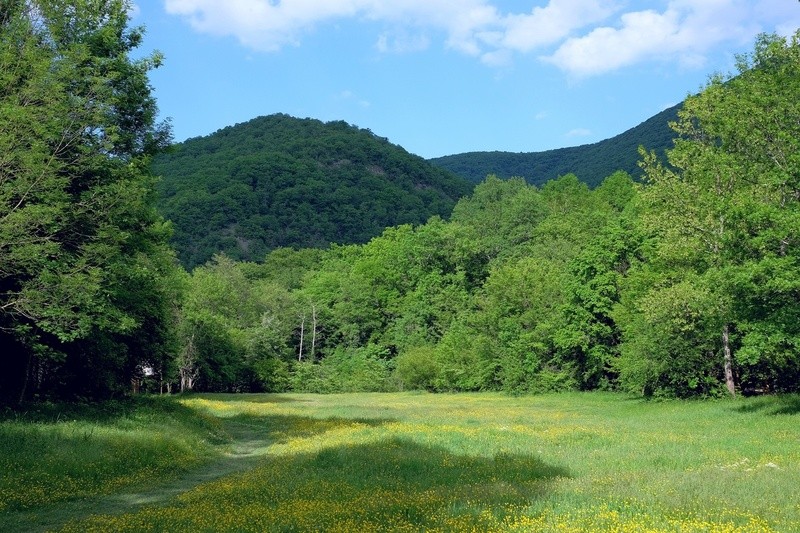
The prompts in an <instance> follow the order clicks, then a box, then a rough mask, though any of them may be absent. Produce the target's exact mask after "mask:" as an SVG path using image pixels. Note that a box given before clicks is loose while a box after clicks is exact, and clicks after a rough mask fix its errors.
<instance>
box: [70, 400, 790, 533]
mask: <svg viewBox="0 0 800 533" xmlns="http://www.w3.org/2000/svg"><path fill="white" fill-rule="evenodd" d="M176 401H177V402H179V404H180V405H181V406H182V407H184V408H186V409H187V411H191V412H194V413H198V414H200V415H202V416H203V417H209V418H212V419H218V420H219V421H220V422H221V423H222V425H223V427H228V428H247V431H248V432H250V433H252V434H254V435H258V438H259V439H262V440H263V443H262V445H261V446H260V447H259V448H258V453H260V454H261V458H260V460H259V462H258V463H257V464H256V465H255V466H254V467H253V468H250V469H249V470H247V471H245V472H240V473H238V474H233V475H229V476H225V477H222V478H219V479H216V480H215V481H212V482H208V483H203V484H200V485H197V486H195V487H194V488H192V489H191V490H187V491H186V492H184V493H183V494H181V495H179V496H177V497H176V498H174V499H172V500H171V501H168V502H166V503H164V504H163V505H153V506H145V507H142V508H141V509H139V510H137V511H136V512H131V513H127V514H118V515H102V514H99V515H95V516H90V517H87V518H85V519H80V520H73V521H71V522H69V523H68V524H67V525H66V526H65V528H64V530H66V531H165V530H172V531H574V532H578V531H586V532H590V531H636V532H645V531H659V532H660V531H675V532H686V531H692V532H694V531H703V532H762V531H779V532H784V531H786V532H791V531H800V496H799V495H798V492H797V488H796V486H797V482H798V480H800V415H798V413H800V400H798V398H797V397H783V398H778V397H775V398H761V399H740V400H737V401H717V402H678V401H675V402H644V401H641V400H638V399H631V398H628V397H625V396H620V395H614V394H600V393H591V394H563V395H547V396H534V397H516V398H512V397H508V396H503V395H499V394H459V395H432V394H420V393H401V394H343V395H330V396H319V395H303V394H291V395H208V396H192V397H186V398H182V399H178V400H176Z"/></svg>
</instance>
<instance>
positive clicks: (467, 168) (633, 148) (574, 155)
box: [430, 104, 681, 187]
mask: <svg viewBox="0 0 800 533" xmlns="http://www.w3.org/2000/svg"><path fill="white" fill-rule="evenodd" d="M680 107H681V104H678V105H676V106H673V107H670V108H669V109H665V110H664V111H662V112H660V113H658V114H656V115H654V116H653V117H651V118H649V119H647V120H646V121H644V122H642V123H641V124H639V125H638V126H636V127H634V128H631V129H629V130H628V131H625V132H624V133H621V134H619V135H617V136H615V137H612V138H610V139H606V140H604V141H600V142H597V143H594V144H585V145H582V146H575V147H570V148H557V149H555V150H546V151H544V152H521V153H513V152H467V153H464V154H455V155H448V156H444V157H437V158H435V159H431V160H430V162H431V163H433V164H434V165H436V166H438V167H441V168H443V169H446V170H449V171H451V172H453V173H455V174H457V175H459V176H462V177H463V178H465V179H467V180H469V181H471V182H473V183H479V182H481V181H483V179H485V178H486V176H489V175H496V176H498V177H500V178H502V179H507V178H511V177H514V176H518V177H523V178H524V179H525V180H526V181H527V182H528V183H531V184H533V185H537V186H542V185H544V184H545V183H547V182H548V181H550V180H553V179H556V178H557V177H559V176H563V175H565V174H570V173H572V174H575V175H577V176H578V177H579V178H580V179H581V180H582V181H583V182H585V183H587V184H588V185H590V186H592V187H595V186H597V185H599V184H600V182H602V181H603V179H604V178H605V177H606V176H609V175H611V174H612V173H614V172H616V171H618V170H621V171H623V172H626V173H628V174H629V175H631V176H634V177H635V178H640V177H641V176H642V171H641V169H640V168H639V166H638V162H639V157H638V152H637V149H638V148H639V146H642V145H644V146H647V147H648V148H650V149H651V150H656V151H657V152H659V153H663V151H664V150H666V149H668V148H671V147H672V140H673V138H674V137H675V135H674V132H673V131H672V130H670V128H669V126H668V124H669V122H670V121H673V120H675V118H676V117H677V114H678V110H679V109H680Z"/></svg>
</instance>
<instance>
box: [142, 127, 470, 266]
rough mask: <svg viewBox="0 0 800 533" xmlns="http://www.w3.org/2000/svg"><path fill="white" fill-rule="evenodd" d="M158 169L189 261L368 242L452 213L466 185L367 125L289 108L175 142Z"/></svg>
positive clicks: (178, 242) (165, 208)
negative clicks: (298, 114) (291, 112)
mask: <svg viewBox="0 0 800 533" xmlns="http://www.w3.org/2000/svg"><path fill="white" fill-rule="evenodd" d="M154 172H156V173H157V174H160V175H162V176H163V179H162V181H161V182H160V184H159V191H160V194H161V196H160V201H159V209H160V210H161V212H162V213H163V215H164V216H165V217H167V218H169V219H170V220H171V221H172V222H173V224H174V227H175V237H174V240H173V242H174V245H175V247H176V249H177V251H178V256H179V258H180V259H181V261H182V262H183V264H184V265H185V266H187V267H189V268H191V267H194V266H195V265H198V264H202V263H205V262H206V261H207V260H209V259H210V258H211V256H212V255H213V254H214V253H217V252H225V253H226V254H227V255H229V256H230V257H232V258H235V259H240V260H247V261H260V260H262V259H263V258H264V256H265V255H266V253H267V252H269V251H271V250H273V249H275V248H280V247H294V248H308V247H320V248H324V247H327V246H328V245H329V244H331V243H338V244H353V243H364V242H367V241H368V240H369V239H371V238H372V237H374V236H376V235H378V234H380V232H381V231H383V229H384V228H386V227H388V226H395V225H399V224H406V223H415V224H419V223H423V222H425V221H426V220H427V219H428V218H430V217H431V216H433V215H439V216H442V217H445V216H448V215H449V214H450V211H451V210H452V208H453V205H455V202H456V201H457V200H458V199H459V198H460V197H462V196H464V195H465V194H468V193H469V191H470V190H471V187H472V186H471V185H470V184H469V183H467V182H466V181H464V180H463V179H461V178H458V177H457V176H455V175H453V174H451V173H450V172H448V171H445V170H442V169H439V168H437V167H434V166H432V165H430V164H429V163H427V162H426V161H425V160H424V159H422V158H420V157H418V156H414V155H411V154H409V153H408V152H406V151H405V150H403V149H402V148H400V147H399V146H396V145H393V144H391V143H389V142H388V141H387V140H386V139H384V138H381V137H378V136H377V135H375V134H373V133H372V132H371V131H369V130H365V129H360V128H357V127H355V126H351V125H349V124H347V123H345V122H342V121H337V122H328V123H323V122H321V121H319V120H313V119H298V118H294V117H290V116H288V115H271V116H267V117H260V118H256V119H253V120H251V121H248V122H245V123H243V124H237V125H236V126H231V127H228V128H224V129H222V130H220V131H218V132H216V133H214V134H212V135H209V136H207V137H201V138H195V139H190V140H188V141H186V142H184V143H181V144H178V145H177V146H175V147H174V148H173V150H171V151H170V152H169V153H165V154H162V155H161V156H159V157H157V158H156V160H155V162H154Z"/></svg>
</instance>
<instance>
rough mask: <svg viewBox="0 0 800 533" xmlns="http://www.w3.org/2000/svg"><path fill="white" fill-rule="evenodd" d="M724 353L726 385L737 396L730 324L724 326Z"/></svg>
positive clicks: (733, 395) (732, 394)
mask: <svg viewBox="0 0 800 533" xmlns="http://www.w3.org/2000/svg"><path fill="white" fill-rule="evenodd" d="M722 353H723V354H724V357H725V385H726V386H727V387H728V392H730V393H731V396H732V397H734V398H735V397H736V383H735V382H734V381H733V356H732V355H731V343H730V326H729V325H728V324H725V325H724V326H723V327H722Z"/></svg>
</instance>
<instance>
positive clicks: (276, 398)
mask: <svg viewBox="0 0 800 533" xmlns="http://www.w3.org/2000/svg"><path fill="white" fill-rule="evenodd" d="M182 397H183V398H187V399H188V398H204V399H209V400H217V401H231V402H246V403H255V404H259V403H309V402H311V401H312V400H308V399H305V398H298V397H296V396H294V395H293V394H287V393H267V392H254V393H242V392H229V393H228V392H215V393H188V394H184V395H183V396H182Z"/></svg>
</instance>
